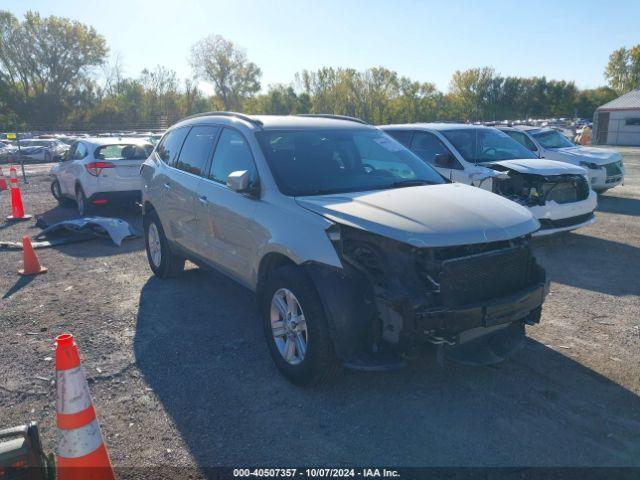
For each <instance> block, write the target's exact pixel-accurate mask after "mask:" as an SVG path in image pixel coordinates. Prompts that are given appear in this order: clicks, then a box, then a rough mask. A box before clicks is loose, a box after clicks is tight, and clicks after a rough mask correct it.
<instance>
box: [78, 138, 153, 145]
mask: <svg viewBox="0 0 640 480" xmlns="http://www.w3.org/2000/svg"><path fill="white" fill-rule="evenodd" d="M78 141H81V142H84V143H90V144H92V145H95V146H96V147H100V146H103V145H119V144H121V143H124V144H128V145H151V143H149V141H148V140H147V139H146V138H135V137H87V138H81V139H79V140H78Z"/></svg>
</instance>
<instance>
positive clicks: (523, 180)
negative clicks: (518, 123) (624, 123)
mask: <svg viewBox="0 0 640 480" xmlns="http://www.w3.org/2000/svg"><path fill="white" fill-rule="evenodd" d="M492 168H493V169H495V170H496V171H498V172H500V176H498V177H495V178H492V183H491V190H492V191H493V193H497V194H498V195H502V196H503V197H506V198H508V199H510V200H512V201H514V202H516V203H519V204H520V205H523V206H525V207H527V208H529V210H531V213H533V214H534V216H535V217H536V218H537V219H538V220H539V221H540V230H539V231H538V232H537V233H536V235H545V234H549V233H555V232H560V231H567V230H573V229H575V228H579V227H582V226H585V225H588V224H589V223H591V222H593V220H594V218H595V217H594V213H593V212H594V210H595V208H596V205H597V197H596V195H595V194H594V193H593V192H592V191H591V189H590V186H589V182H588V180H587V178H586V177H585V176H584V175H582V174H573V173H565V174H557V175H540V174H533V173H522V172H518V171H515V170H513V169H510V168H508V167H506V166H503V165H492Z"/></svg>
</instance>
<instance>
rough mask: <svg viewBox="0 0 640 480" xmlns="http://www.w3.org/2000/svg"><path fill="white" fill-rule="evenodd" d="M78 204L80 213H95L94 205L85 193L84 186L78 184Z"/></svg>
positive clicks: (82, 214)
mask: <svg viewBox="0 0 640 480" xmlns="http://www.w3.org/2000/svg"><path fill="white" fill-rule="evenodd" d="M76 206H77V207H78V215H80V216H81V217H86V216H88V215H91V214H92V213H93V210H94V209H93V205H91V204H90V203H89V200H87V196H86V195H85V194H84V190H82V187H81V186H80V185H78V186H77V187H76Z"/></svg>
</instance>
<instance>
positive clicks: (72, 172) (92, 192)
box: [50, 138, 153, 216]
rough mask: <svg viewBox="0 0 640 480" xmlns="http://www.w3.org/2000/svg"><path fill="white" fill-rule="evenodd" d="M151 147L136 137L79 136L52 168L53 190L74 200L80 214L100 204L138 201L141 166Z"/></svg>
mask: <svg viewBox="0 0 640 480" xmlns="http://www.w3.org/2000/svg"><path fill="white" fill-rule="evenodd" d="M152 150H153V145H151V144H150V143H149V142H147V141H145V140H142V139H136V138H84V139H82V140H78V141H76V142H74V143H73V144H72V145H71V147H70V148H69V151H68V152H67V153H66V155H65V157H64V158H63V160H62V161H61V162H60V163H59V164H57V165H55V166H54V167H53V168H52V169H51V171H50V174H51V175H52V176H53V181H52V183H51V193H53V196H54V197H55V198H56V199H57V200H58V201H59V202H60V203H67V201H68V200H75V202H76V205H77V206H78V213H79V214H80V215H81V216H85V215H89V214H91V213H92V211H93V210H94V208H95V207H96V206H99V205H107V204H111V203H131V204H133V203H134V202H139V201H140V199H141V193H140V189H141V182H140V175H139V171H140V166H141V165H142V162H143V161H144V160H146V158H147V157H148V156H149V154H150V153H151V151H152Z"/></svg>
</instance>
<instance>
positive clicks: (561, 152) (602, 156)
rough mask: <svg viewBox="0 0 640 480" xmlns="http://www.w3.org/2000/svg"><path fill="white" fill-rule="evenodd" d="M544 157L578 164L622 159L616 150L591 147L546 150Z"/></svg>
mask: <svg viewBox="0 0 640 480" xmlns="http://www.w3.org/2000/svg"><path fill="white" fill-rule="evenodd" d="M544 155H545V157H546V158H549V159H551V160H560V161H564V162H570V163H575V164H578V162H580V161H584V162H591V163H595V164H597V165H606V164H607V163H611V162H617V161H618V160H622V156H621V155H620V154H619V153H618V152H614V151H611V150H605V149H602V148H593V147H566V148H556V149H553V150H546V151H545V153H544Z"/></svg>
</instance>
